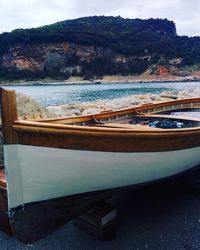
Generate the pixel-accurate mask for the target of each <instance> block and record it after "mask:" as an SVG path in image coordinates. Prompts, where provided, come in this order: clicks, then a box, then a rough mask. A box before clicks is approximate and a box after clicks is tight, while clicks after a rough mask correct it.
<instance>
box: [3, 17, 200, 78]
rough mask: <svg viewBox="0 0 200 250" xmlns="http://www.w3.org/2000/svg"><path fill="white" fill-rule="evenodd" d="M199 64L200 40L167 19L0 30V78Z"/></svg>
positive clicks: (178, 70)
mask: <svg viewBox="0 0 200 250" xmlns="http://www.w3.org/2000/svg"><path fill="white" fill-rule="evenodd" d="M199 65H200V38H199V37H193V38H189V37H187V36H178V35H177V34H176V27H175V24H174V22H172V21H168V20H167V19H163V20H162V19H148V20H140V19H124V18H121V17H105V16H98V17H97V16H94V17H85V18H79V19H74V20H67V21H63V22H58V23H55V24H52V25H47V26H43V27H39V28H34V29H17V30H14V31H12V32H10V33H2V34H0V79H4V80H9V79H10V80H12V79H13V80H15V79H25V80H34V79H44V78H46V77H51V78H54V79H61V80H62V79H67V78H68V77H69V76H71V75H73V76H82V77H84V78H85V79H91V78H96V77H97V78H98V77H101V76H103V75H116V74H121V75H140V74H142V73H144V72H145V74H160V73H162V72H164V73H168V72H170V73H172V74H174V75H187V74H189V73H188V71H186V70H185V69H186V68H187V69H193V68H197V69H198V67H199Z"/></svg>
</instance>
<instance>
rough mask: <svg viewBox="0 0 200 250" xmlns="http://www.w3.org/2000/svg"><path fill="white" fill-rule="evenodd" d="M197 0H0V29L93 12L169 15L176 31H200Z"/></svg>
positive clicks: (137, 15)
mask: <svg viewBox="0 0 200 250" xmlns="http://www.w3.org/2000/svg"><path fill="white" fill-rule="evenodd" d="M199 11H200V2H199V1H198V0H192V1H188V0H151V1H149V0H134V1H133V0H123V1H122V0H59V1H57V0H28V1H27V0H18V1H16V0H0V18H1V22H0V33H1V32H3V31H11V30H13V29H16V28H30V27H38V26H42V25H47V24H51V23H54V22H58V21H62V20H66V19H73V18H78V17H82V16H92V15H108V16H110V15H113V16H117V15H120V16H122V17H126V18H143V19H146V18H151V17H153V18H168V19H169V20H173V21H174V22H175V23H176V26H177V31H178V34H179V35H191V36H194V35H200V26H199V25H197V24H198V23H199V22H200V16H199Z"/></svg>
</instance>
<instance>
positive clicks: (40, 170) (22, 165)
mask: <svg viewBox="0 0 200 250" xmlns="http://www.w3.org/2000/svg"><path fill="white" fill-rule="evenodd" d="M199 151H200V147H196V148H190V149H185V150H177V151H166V152H150V153H143V152H142V153H114V152H97V151H79V150H66V149H56V148H48V147H36V146H25V145H6V146H4V153H5V165H6V176H7V187H8V202H9V208H15V207H17V206H19V205H23V204H27V203H32V202H37V201H44V200H49V199H53V198H58V197H64V196H68V195H73V194H81V193H85V192H92V191H99V190H106V189H111V188H117V187H123V186H128V185H134V184H143V183H147V182H151V181H155V180H159V179H162V178H166V177H169V176H173V175H176V174H179V173H181V172H184V171H186V170H189V169H190V168H193V167H195V166H198V165H199V164H200V154H199Z"/></svg>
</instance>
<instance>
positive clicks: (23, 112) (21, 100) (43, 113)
mask: <svg viewBox="0 0 200 250" xmlns="http://www.w3.org/2000/svg"><path fill="white" fill-rule="evenodd" d="M16 99H17V113H18V116H19V119H22V120H23V119H40V118H50V117H53V116H56V115H55V114H53V113H52V112H49V111H48V110H47V109H46V108H45V107H43V106H42V105H41V104H40V103H38V102H37V101H35V100H33V99H32V98H31V97H30V96H27V95H24V94H21V93H17V98H16Z"/></svg>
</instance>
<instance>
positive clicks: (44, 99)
mask: <svg viewBox="0 0 200 250" xmlns="http://www.w3.org/2000/svg"><path fill="white" fill-rule="evenodd" d="M6 88H7V89H13V90H15V91H16V92H21V93H24V94H27V95H29V96H31V97H33V98H34V99H35V100H37V101H39V102H40V103H42V104H43V105H44V106H57V105H62V104H67V103H68V104H69V103H80V102H90V101H96V100H102V99H105V100H111V99H116V98H120V97H126V96H129V95H138V94H148V93H152V94H159V93H161V92H163V91H176V90H185V89H186V90H194V89H200V82H161V83H158V82H156V83H155V82H152V83H126V82H124V83H108V84H106V83H104V84H70V85H66V84H56V83H55V84H52V83H51V84H45V85H25V86H17V85H16V86H7V87H6Z"/></svg>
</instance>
